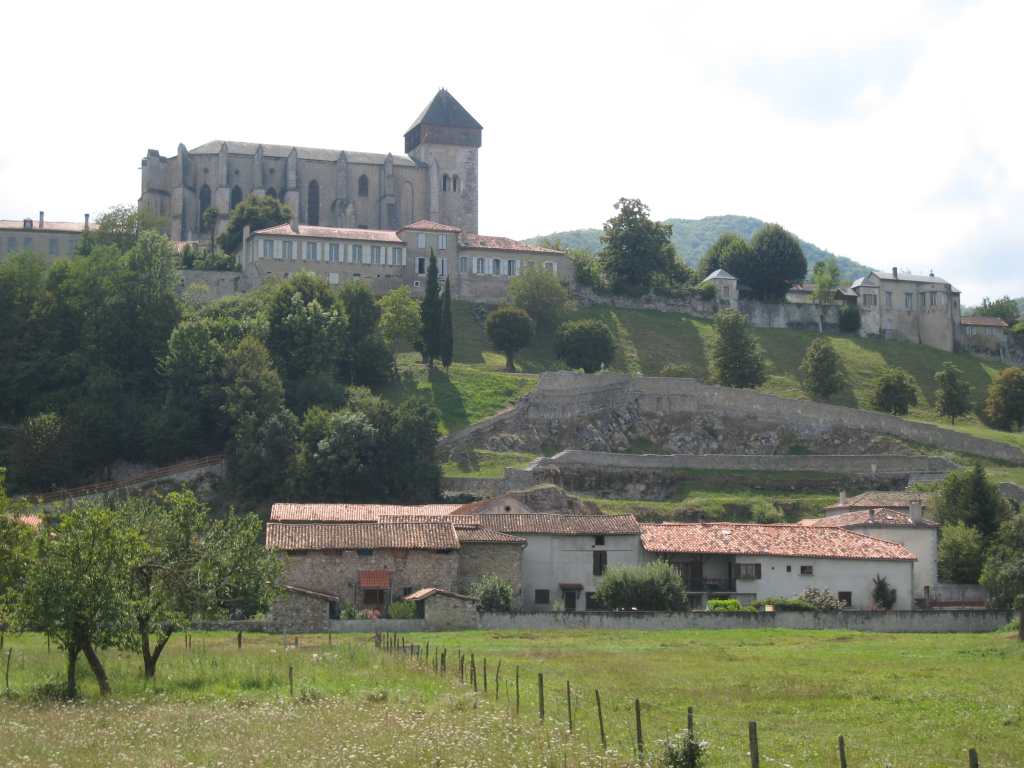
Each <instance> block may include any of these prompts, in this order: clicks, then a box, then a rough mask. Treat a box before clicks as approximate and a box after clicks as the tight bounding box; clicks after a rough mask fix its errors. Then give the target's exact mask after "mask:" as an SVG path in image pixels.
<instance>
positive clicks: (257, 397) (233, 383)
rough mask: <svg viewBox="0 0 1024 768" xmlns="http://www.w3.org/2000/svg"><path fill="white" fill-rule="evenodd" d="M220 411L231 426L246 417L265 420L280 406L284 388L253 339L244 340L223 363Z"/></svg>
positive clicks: (282, 403) (269, 359) (248, 337)
mask: <svg viewBox="0 0 1024 768" xmlns="http://www.w3.org/2000/svg"><path fill="white" fill-rule="evenodd" d="M224 362H225V378H226V382H225V384H224V410H225V411H226V412H227V414H228V417H229V418H230V419H231V423H232V424H233V425H237V424H239V423H240V422H241V421H242V420H243V419H245V418H246V417H247V416H254V417H256V418H257V419H259V420H263V419H266V418H269V417H270V416H272V415H273V414H275V413H276V412H277V411H279V410H280V409H281V408H282V407H283V406H284V385H283V384H281V377H280V376H278V375H277V371H276V370H275V369H274V362H273V360H272V359H271V357H270V352H269V351H268V350H267V348H266V347H265V346H263V342H261V341H260V340H259V339H257V338H256V337H255V336H246V337H245V338H244V339H242V340H241V341H240V342H239V343H238V346H237V347H235V348H234V349H233V350H231V352H229V353H228V354H227V356H226V359H225V361H224Z"/></svg>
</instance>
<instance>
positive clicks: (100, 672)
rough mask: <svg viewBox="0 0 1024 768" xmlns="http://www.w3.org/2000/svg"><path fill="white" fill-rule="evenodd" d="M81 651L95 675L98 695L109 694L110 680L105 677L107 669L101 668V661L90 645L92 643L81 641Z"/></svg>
mask: <svg viewBox="0 0 1024 768" xmlns="http://www.w3.org/2000/svg"><path fill="white" fill-rule="evenodd" d="M82 653H84V654H85V660H86V661H88V662H89V668H90V669H91V670H92V673H93V675H94V676H95V677H96V682H97V684H98V685H99V687H100V696H109V695H110V681H109V680H108V679H107V670H105V669H104V668H103V662H102V661H100V657H99V656H97V655H96V649H95V648H93V647H92V643H83V644H82Z"/></svg>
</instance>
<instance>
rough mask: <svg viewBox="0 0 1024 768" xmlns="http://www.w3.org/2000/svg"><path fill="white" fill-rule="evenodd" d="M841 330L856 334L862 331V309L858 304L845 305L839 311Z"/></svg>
mask: <svg viewBox="0 0 1024 768" xmlns="http://www.w3.org/2000/svg"><path fill="white" fill-rule="evenodd" d="M839 330H840V331H842V332H843V333H856V332H857V331H859V330H860V309H858V308H857V305H856V304H844V305H843V306H842V307H841V308H840V310H839Z"/></svg>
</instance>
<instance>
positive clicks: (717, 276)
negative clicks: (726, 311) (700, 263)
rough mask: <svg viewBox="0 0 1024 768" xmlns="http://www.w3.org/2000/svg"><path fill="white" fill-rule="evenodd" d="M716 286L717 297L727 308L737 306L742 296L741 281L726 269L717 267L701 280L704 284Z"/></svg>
mask: <svg viewBox="0 0 1024 768" xmlns="http://www.w3.org/2000/svg"><path fill="white" fill-rule="evenodd" d="M705 283H706V284H707V285H711V286H714V289H715V298H716V299H718V303H719V304H720V305H721V306H722V307H725V308H730V307H731V308H733V309H735V308H736V302H737V301H738V300H739V298H740V288H739V281H738V280H737V279H736V278H735V277H733V276H732V275H730V274H729V273H728V272H726V271H725V270H724V269H716V270H715V271H714V272H712V273H711V274H710V275H708V276H707V277H705V278H704V279H703V280H701V281H700V284H701V285H704V284H705Z"/></svg>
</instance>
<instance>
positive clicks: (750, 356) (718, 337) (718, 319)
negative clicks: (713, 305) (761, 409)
mask: <svg viewBox="0 0 1024 768" xmlns="http://www.w3.org/2000/svg"><path fill="white" fill-rule="evenodd" d="M714 326H715V335H714V338H713V340H712V342H711V373H712V377H713V378H714V381H715V383H717V384H723V385H725V386H727V387H742V388H754V387H759V386H761V384H763V383H764V378H765V372H764V354H763V353H762V352H761V348H760V346H759V345H758V343H757V340H756V339H755V338H754V335H753V334H752V333H751V332H750V326H749V324H748V323H747V319H746V318H745V317H744V316H743V315H741V314H740V313H739V312H737V311H736V310H734V309H725V310H722V311H721V312H719V313H718V314H716V315H715V321H714Z"/></svg>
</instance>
